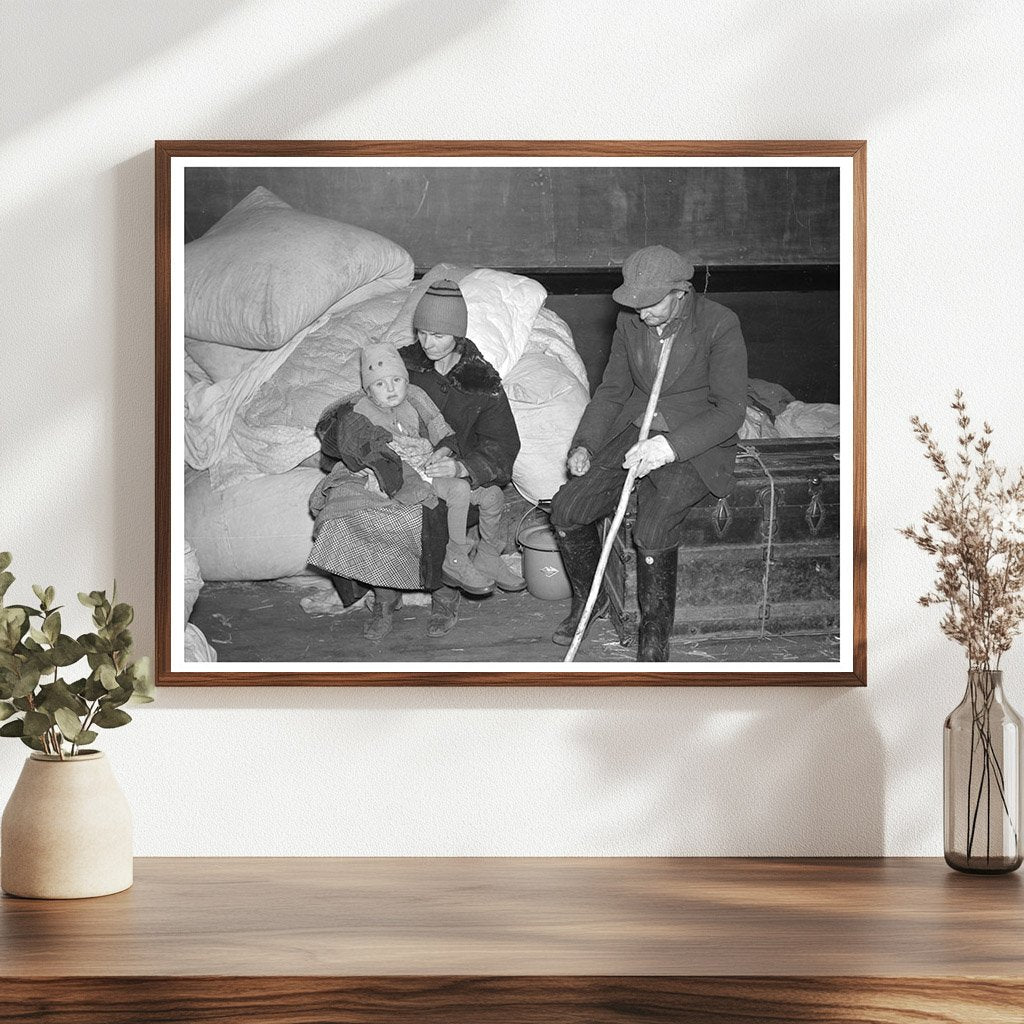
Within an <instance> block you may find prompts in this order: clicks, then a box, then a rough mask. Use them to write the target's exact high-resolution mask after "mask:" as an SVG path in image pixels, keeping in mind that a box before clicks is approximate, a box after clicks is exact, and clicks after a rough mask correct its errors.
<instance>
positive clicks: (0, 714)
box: [0, 700, 18, 722]
mask: <svg viewBox="0 0 1024 1024" xmlns="http://www.w3.org/2000/svg"><path fill="white" fill-rule="evenodd" d="M17 713H18V709H17V708H16V707H15V706H14V705H13V704H11V703H10V702H9V701H6V700H0V722H6V721H7V719H8V718H10V717H11V715H16V714H17Z"/></svg>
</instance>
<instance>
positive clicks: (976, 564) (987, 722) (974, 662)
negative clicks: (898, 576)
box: [900, 389, 1024, 857]
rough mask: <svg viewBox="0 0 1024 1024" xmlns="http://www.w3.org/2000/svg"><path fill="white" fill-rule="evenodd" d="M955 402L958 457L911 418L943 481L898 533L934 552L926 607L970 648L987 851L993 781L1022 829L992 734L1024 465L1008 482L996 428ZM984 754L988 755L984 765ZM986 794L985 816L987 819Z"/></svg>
mask: <svg viewBox="0 0 1024 1024" xmlns="http://www.w3.org/2000/svg"><path fill="white" fill-rule="evenodd" d="M951 407H952V409H953V411H954V412H955V413H956V424H957V428H958V436H957V446H956V449H955V450H954V454H953V455H952V457H949V456H947V455H946V454H945V452H943V451H942V449H941V448H940V447H939V446H938V444H937V443H936V441H935V438H934V436H933V434H932V428H931V427H930V426H929V425H928V424H927V423H925V422H924V421H922V420H921V419H919V418H918V417H917V416H914V417H912V418H911V421H910V422H911V424H912V426H913V430H914V434H915V436H916V437H917V439H918V441H920V442H921V444H922V445H923V446H924V448H925V455H926V457H927V458H928V460H929V461H930V462H931V463H932V465H933V466H934V467H935V469H936V471H937V472H938V474H939V476H940V478H941V483H940V485H939V487H938V489H937V490H936V495H935V501H934V503H933V505H932V507H931V508H930V509H928V510H927V511H926V512H925V513H924V515H923V516H922V525H921V526H920V527H913V526H907V527H905V528H904V529H902V530H901V531H900V532H901V533H902V534H903V536H904V537H907V538H908V539H909V540H911V541H913V542H914V543H915V544H916V545H917V546H918V547H919V548H921V550H922V551H925V552H927V553H928V554H930V555H933V556H935V558H936V568H937V570H938V576H937V578H936V580H935V583H934V584H933V587H932V589H931V590H929V591H928V593H926V594H924V595H922V596H921V597H920V598H918V601H919V603H920V604H922V605H924V606H925V607H929V606H931V605H942V606H943V607H944V614H943V616H942V619H941V620H940V623H939V625H940V628H941V629H942V632H943V633H945V635H946V636H947V637H949V638H950V639H951V640H955V641H956V642H957V643H959V644H960V645H961V646H963V648H964V651H965V654H966V656H967V665H968V669H969V672H970V676H971V681H970V683H969V689H968V692H969V696H970V700H971V710H972V716H973V726H972V734H973V735H972V742H971V764H970V766H969V769H968V777H967V787H968V803H967V806H968V808H969V814H968V817H969V823H968V833H967V843H966V849H967V854H968V856H970V855H971V853H972V850H973V849H974V847H975V843H976V840H977V828H978V825H979V824H981V825H982V827H984V828H985V839H986V853H985V856H986V857H988V856H989V854H990V850H989V842H990V839H991V830H992V821H991V812H992V798H993V793H992V787H993V785H994V786H995V788H996V790H997V791H998V795H999V801H1000V803H1001V804H1002V808H1003V813H1004V814H1005V816H1006V819H1007V820H1008V822H1009V825H1010V827H1011V828H1012V830H1013V833H1014V836H1015V837H1016V834H1017V825H1016V822H1015V821H1014V817H1015V813H1011V809H1010V807H1009V806H1008V804H1007V800H1006V794H1005V779H1004V777H1003V772H1002V766H1001V764H1000V757H1001V749H1000V750H997V749H996V747H995V745H994V743H993V736H992V728H991V710H992V703H993V698H994V684H993V680H992V676H991V673H992V672H994V671H997V670H998V669H999V664H1000V660H1001V658H1002V656H1003V654H1005V653H1006V651H1008V650H1009V649H1010V646H1011V645H1012V643H1013V641H1014V639H1015V638H1016V637H1017V636H1018V634H1019V633H1020V631H1021V626H1022V623H1024V470H1020V471H1018V474H1017V476H1016V478H1014V479H1012V480H1011V481H1010V482H1008V481H1007V470H1006V468H1005V467H1004V466H999V465H997V464H996V463H995V462H994V461H993V459H992V457H991V455H990V454H989V449H990V447H991V443H992V442H991V436H992V427H991V426H990V425H989V424H988V423H985V424H984V425H983V427H982V430H981V434H980V436H979V434H978V433H977V432H975V431H974V430H972V429H971V419H970V416H969V415H968V414H967V406H966V403H965V402H964V397H963V392H962V391H960V390H959V389H958V390H957V391H956V393H955V396H954V399H953V402H952V405H951ZM976 754H977V755H978V757H979V761H980V763H979V764H978V766H977V772H976V771H975V764H974V759H975V755H976ZM983 800H984V802H985V804H986V816H985V819H984V820H982V821H979V815H980V811H981V804H982V801H983Z"/></svg>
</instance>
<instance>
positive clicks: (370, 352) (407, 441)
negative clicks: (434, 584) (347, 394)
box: [354, 343, 494, 594]
mask: <svg viewBox="0 0 1024 1024" xmlns="http://www.w3.org/2000/svg"><path fill="white" fill-rule="evenodd" d="M360 371H361V377H362V384H363V391H364V392H365V395H366V397H365V398H362V399H360V400H359V402H358V403H357V404H356V406H355V410H354V411H355V412H357V413H359V414H361V415H362V416H365V417H366V419H368V420H369V421H370V422H371V423H373V424H375V425H376V426H378V427H382V428H383V429H384V430H387V431H388V432H389V433H390V434H391V441H390V443H389V445H388V447H389V448H390V449H391V450H392V451H393V452H394V453H395V454H396V455H397V456H398V457H399V458H400V459H401V460H402V462H403V464H404V465H406V466H408V467H409V468H411V469H412V470H414V471H415V472H416V473H417V474H418V475H419V476H420V477H421V478H422V479H423V480H425V481H427V482H428V483H429V484H430V486H431V489H432V490H433V492H434V493H435V494H436V495H437V496H438V497H439V498H441V499H443V500H444V502H445V504H446V505H447V507H448V546H447V548H446V550H445V557H444V565H443V567H442V578H443V579H444V581H445V583H447V584H449V585H450V586H456V587H458V588H460V589H461V590H465V591H468V592H469V593H471V594H490V593H492V592H493V590H494V580H493V579H491V578H489V577H487V576H486V575H485V574H483V573H482V572H480V570H479V569H477V568H476V567H475V566H474V565H473V562H472V560H471V558H470V544H469V541H468V539H467V537H466V524H467V520H468V518H469V506H470V489H471V488H470V484H469V481H468V480H465V479H463V478H461V477H431V476H429V474H428V473H427V467H428V466H429V465H430V463H431V461H432V460H433V459H434V458H435V457H437V456H442V457H444V458H450V457H451V456H452V455H454V454H455V453H454V452H453V451H452V450H451V448H448V447H441V448H438V449H437V451H435V450H434V446H433V445H432V444H431V442H430V439H429V438H428V437H425V436H423V435H424V434H425V433H426V430H427V425H426V424H425V423H424V422H423V420H422V418H421V417H420V414H419V413H418V412H417V410H416V408H415V407H414V406H413V404H412V403H411V402H410V401H409V399H408V391H409V371H408V370H407V369H406V367H405V363H404V362H403V361H402V357H401V356H400V355H399V353H398V350H397V349H396V348H395V347H394V346H393V345H388V344H383V343H382V344H376V345H369V346H367V347H366V348H365V349H363V352H362V356H361V360H360ZM453 443H454V442H453Z"/></svg>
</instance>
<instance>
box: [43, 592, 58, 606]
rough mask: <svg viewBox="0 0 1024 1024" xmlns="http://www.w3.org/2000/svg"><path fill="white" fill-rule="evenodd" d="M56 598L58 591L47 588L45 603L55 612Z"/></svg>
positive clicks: (44, 595)
mask: <svg viewBox="0 0 1024 1024" xmlns="http://www.w3.org/2000/svg"><path fill="white" fill-rule="evenodd" d="M56 596H57V591H56V590H54V589H53V587H47V588H46V593H45V594H43V597H44V598H46V600H45V602H44V603H45V605H46V607H47V608H49V609H50V610H51V611H52V610H53V599H54V598H55V597H56Z"/></svg>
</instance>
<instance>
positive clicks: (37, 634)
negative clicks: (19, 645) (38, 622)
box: [28, 626, 51, 644]
mask: <svg viewBox="0 0 1024 1024" xmlns="http://www.w3.org/2000/svg"><path fill="white" fill-rule="evenodd" d="M28 635H29V636H30V637H31V638H32V639H33V640H35V642H36V643H37V644H49V643H50V642H51V641H50V638H49V637H48V636H47V635H46V634H45V633H44V632H43V631H42V630H41V629H36V627H35V626H33V627H32V628H31V629H30V630H29V631H28Z"/></svg>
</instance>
